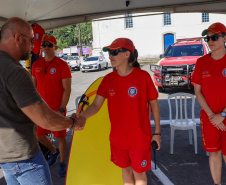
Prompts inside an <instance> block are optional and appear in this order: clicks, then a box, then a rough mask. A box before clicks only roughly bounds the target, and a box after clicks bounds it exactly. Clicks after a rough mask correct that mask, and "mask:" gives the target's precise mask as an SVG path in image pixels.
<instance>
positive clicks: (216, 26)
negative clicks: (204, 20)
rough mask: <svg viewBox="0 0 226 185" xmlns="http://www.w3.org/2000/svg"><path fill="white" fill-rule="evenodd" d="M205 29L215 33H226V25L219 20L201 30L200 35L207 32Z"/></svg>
mask: <svg viewBox="0 0 226 185" xmlns="http://www.w3.org/2000/svg"><path fill="white" fill-rule="evenodd" d="M207 31H211V32H213V33H215V34H220V33H226V27H225V26H224V25H223V24H221V23H220V22H216V23H213V24H211V25H210V26H209V28H208V29H205V30H203V32H202V36H205V35H206V34H207Z"/></svg>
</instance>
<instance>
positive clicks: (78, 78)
mask: <svg viewBox="0 0 226 185" xmlns="http://www.w3.org/2000/svg"><path fill="white" fill-rule="evenodd" d="M142 69H143V70H146V71H148V72H149V73H150V74H151V72H150V70H149V65H144V66H142ZM111 71H112V68H109V69H107V70H102V71H93V72H86V73H82V72H80V71H72V92H71V97H70V100H69V103H68V106H67V110H68V115H70V114H72V113H74V112H75V111H76V110H75V99H76V97H78V96H80V95H82V94H83V93H84V91H85V90H86V89H87V88H88V87H89V85H90V84H91V83H92V82H93V81H94V80H96V79H97V78H98V77H100V76H105V75H106V74H108V73H110V72H111ZM181 91H182V92H188V93H193V91H190V90H183V89H173V90H167V91H166V92H165V93H160V94H159V104H160V111H161V120H162V121H163V120H164V124H162V126H161V128H162V148H161V150H160V151H158V152H157V153H156V155H157V170H155V169H153V170H151V171H148V172H147V176H148V185H162V184H164V185H171V184H174V185H193V184H194V185H211V184H213V182H212V180H211V176H210V172H209V166H208V156H206V152H205V151H204V150H203V148H202V141H201V129H200V125H199V124H197V132H198V154H197V155H195V154H194V147H193V145H189V143H188V134H187V131H178V132H175V145H174V154H173V155H171V154H170V153H169V146H170V127H169V125H168V124H165V123H167V120H168V119H169V116H168V114H169V113H168V104H167V97H168V95H169V94H171V93H175V92H181ZM200 109H201V108H200V105H199V104H198V102H197V101H196V104H195V117H196V118H197V119H198V118H199V111H200ZM71 136H72V135H71V132H70V131H69V132H68V133H67V144H68V148H67V155H68V154H69V151H70V143H71V138H72V137H71ZM54 144H55V145H57V144H58V143H57V141H54ZM58 165H59V161H58V162H57V163H56V164H55V165H54V166H52V167H50V170H51V175H52V179H53V183H54V185H64V183H65V178H59V177H58ZM153 167H154V166H153ZM223 174H226V168H225V165H224V167H223ZM87 178H88V177H87ZM222 182H223V183H222V185H223V184H225V185H226V175H223V181H222ZM5 184H6V183H5V180H4V177H2V173H1V171H0V185H5Z"/></svg>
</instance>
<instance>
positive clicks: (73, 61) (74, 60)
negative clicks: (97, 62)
mask: <svg viewBox="0 0 226 185" xmlns="http://www.w3.org/2000/svg"><path fill="white" fill-rule="evenodd" d="M67 63H68V65H69V67H70V69H71V70H76V69H77V70H80V66H81V62H80V58H79V56H69V57H68V59H67Z"/></svg>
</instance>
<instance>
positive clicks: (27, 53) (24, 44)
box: [20, 40, 31, 60]
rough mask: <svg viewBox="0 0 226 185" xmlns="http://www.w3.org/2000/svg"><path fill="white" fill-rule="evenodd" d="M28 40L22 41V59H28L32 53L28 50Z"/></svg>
mask: <svg viewBox="0 0 226 185" xmlns="http://www.w3.org/2000/svg"><path fill="white" fill-rule="evenodd" d="M25 46H26V41H25V40H23V41H22V43H21V50H20V52H21V56H20V60H28V59H29V58H30V54H31V51H26V47H25Z"/></svg>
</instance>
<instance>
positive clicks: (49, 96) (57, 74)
mask: <svg viewBox="0 0 226 185" xmlns="http://www.w3.org/2000/svg"><path fill="white" fill-rule="evenodd" d="M47 66H48V67H47ZM45 69H46V74H45ZM32 76H34V77H36V79H37V90H38V92H39V94H40V95H41V97H42V98H43V99H44V100H45V102H46V103H47V104H48V105H49V107H50V108H51V109H53V110H55V111H58V109H59V108H60V105H61V102H62V97H63V93H64V88H63V85H62V80H63V79H66V78H71V71H70V68H69V66H68V64H67V63H66V62H65V61H63V60H61V59H60V58H58V57H55V58H54V60H53V61H52V62H51V63H50V61H48V62H45V60H44V58H41V59H39V60H37V61H36V62H35V63H34V64H33V66H32Z"/></svg>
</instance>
